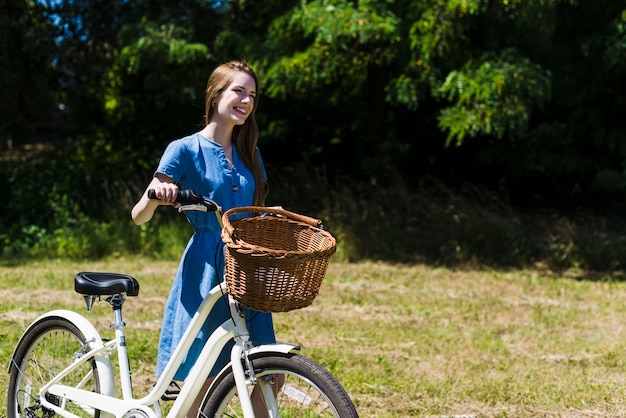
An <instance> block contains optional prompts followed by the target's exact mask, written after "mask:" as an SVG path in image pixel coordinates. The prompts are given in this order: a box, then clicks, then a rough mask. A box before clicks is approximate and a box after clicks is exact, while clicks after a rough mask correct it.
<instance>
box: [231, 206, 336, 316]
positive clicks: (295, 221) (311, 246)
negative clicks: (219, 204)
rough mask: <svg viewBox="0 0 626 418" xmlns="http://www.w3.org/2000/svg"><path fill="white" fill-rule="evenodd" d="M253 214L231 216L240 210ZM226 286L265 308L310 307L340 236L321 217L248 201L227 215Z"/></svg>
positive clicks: (241, 299)
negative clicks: (328, 230) (326, 227)
mask: <svg viewBox="0 0 626 418" xmlns="http://www.w3.org/2000/svg"><path fill="white" fill-rule="evenodd" d="M241 213H246V214H248V215H252V216H250V217H245V218H238V219H234V220H231V219H230V217H231V216H232V215H235V214H241ZM222 222H223V224H224V229H223V230H222V241H224V243H225V244H226V246H225V249H224V252H225V254H226V266H225V269H224V270H225V271H224V274H225V276H226V286H227V288H228V293H229V294H230V295H231V296H232V297H233V298H234V299H235V300H237V301H238V302H239V303H241V304H242V305H244V306H247V307H248V308H252V309H254V310H256V311H260V312H287V311H291V310H294V309H300V308H304V307H306V306H309V305H310V304H311V303H313V299H315V297H316V296H317V294H318V292H319V289H320V286H321V284H322V280H323V279H324V274H325V273H326V268H327V267H328V261H329V259H330V256H331V255H333V253H334V252H335V250H336V242H335V238H333V236H332V235H331V234H329V233H328V232H326V231H324V230H322V229H320V228H319V226H320V225H321V222H320V221H319V220H317V219H314V218H310V217H308V216H303V215H298V214H296V213H293V212H289V211H286V210H283V209H277V208H266V207H257V206H247V207H240V208H233V209H230V210H228V211H226V212H225V213H224V215H223V216H222Z"/></svg>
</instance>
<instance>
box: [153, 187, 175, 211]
mask: <svg viewBox="0 0 626 418" xmlns="http://www.w3.org/2000/svg"><path fill="white" fill-rule="evenodd" d="M151 188H152V189H153V190H154V195H155V197H156V198H157V199H158V202H159V204H161V205H173V206H174V207H175V208H178V207H179V206H180V203H178V202H177V201H176V198H177V197H178V186H177V185H176V184H174V183H165V182H163V183H159V184H153V185H152V187H151ZM149 197H150V196H149Z"/></svg>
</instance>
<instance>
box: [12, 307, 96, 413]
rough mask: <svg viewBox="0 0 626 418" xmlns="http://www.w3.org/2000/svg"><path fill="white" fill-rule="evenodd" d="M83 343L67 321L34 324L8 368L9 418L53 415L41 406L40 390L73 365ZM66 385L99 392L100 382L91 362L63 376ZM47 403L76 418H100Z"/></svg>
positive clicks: (59, 402)
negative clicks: (76, 417)
mask: <svg viewBox="0 0 626 418" xmlns="http://www.w3.org/2000/svg"><path fill="white" fill-rule="evenodd" d="M85 343H86V338H85V335H84V333H83V332H82V331H81V330H80V329H79V328H78V326H77V325H75V324H74V323H72V321H70V320H68V319H66V318H60V317H46V318H43V319H41V320H40V321H39V322H38V323H36V324H34V325H33V326H31V327H30V328H29V330H28V331H27V332H26V333H25V334H24V335H23V336H22V338H21V339H20V341H19V342H18V345H17V348H16V350H15V354H14V356H13V359H12V361H11V364H10V366H9V370H10V377H9V385H8V396H7V412H8V416H9V418H12V417H16V418H17V417H22V416H26V417H29V418H30V417H42V418H43V417H51V416H53V415H54V413H53V412H52V411H50V410H48V409H46V408H44V407H42V406H41V404H40V400H39V389H40V388H41V387H42V386H43V385H44V384H45V383H47V381H48V379H50V378H52V377H54V376H56V375H57V374H58V373H59V372H60V371H62V370H63V369H65V368H66V367H67V366H69V365H70V364H72V362H73V361H74V358H75V356H80V354H81V352H83V350H84V347H85ZM82 379H86V381H84V382H82V383H80V382H81V381H82ZM61 383H63V384H65V385H71V386H81V387H83V388H84V389H91V390H92V391H95V392H96V393H101V392H100V387H101V384H100V378H99V374H98V368H97V367H96V362H95V360H94V359H91V360H90V361H87V362H85V363H84V364H83V365H82V366H81V367H79V368H78V370H77V371H76V372H75V373H74V372H73V373H71V374H69V375H68V376H66V377H65V378H64V379H63V380H62V382H61ZM46 399H47V400H48V401H49V402H51V403H53V404H54V405H56V406H61V405H64V408H65V409H66V410H67V411H69V412H71V413H73V414H75V415H77V416H79V417H96V418H98V417H99V416H100V411H99V410H93V409H88V408H83V407H81V406H80V405H77V404H75V403H73V402H70V401H67V402H64V399H61V398H59V397H57V396H53V395H50V394H48V395H47V396H46Z"/></svg>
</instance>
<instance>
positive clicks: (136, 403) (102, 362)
mask: <svg viewBox="0 0 626 418" xmlns="http://www.w3.org/2000/svg"><path fill="white" fill-rule="evenodd" d="M221 286H223V284H221V285H218V286H216V287H214V288H213V289H212V290H211V291H210V292H209V295H208V296H207V297H206V298H205V299H204V301H203V302H202V304H201V305H200V307H199V308H198V310H197V312H196V313H195V315H194V316H193V318H192V320H191V323H190V324H189V327H188V328H187V330H186V331H185V333H184V335H183V337H182V340H181V341H180V342H179V344H178V346H177V347H176V350H175V351H174V353H173V355H172V357H171V358H170V360H169V361H168V363H167V365H166V367H165V370H164V371H163V373H162V375H161V376H160V377H159V379H158V380H157V382H156V384H155V386H154V387H153V388H152V389H151V390H150V392H149V393H148V394H147V395H146V396H145V397H143V398H141V399H134V398H133V394H132V383H131V373H130V367H129V362H128V352H127V349H126V337H125V331H124V328H125V324H124V323H123V321H122V314H121V309H119V310H114V317H115V322H114V323H113V324H112V325H111V328H113V329H115V338H114V339H113V340H111V341H108V342H106V343H103V341H102V338H101V337H100V335H99V333H98V331H97V330H96V329H95V328H94V327H93V326H92V325H91V324H90V323H89V321H87V319H85V318H84V317H82V316H81V315H79V314H77V313H75V312H72V311H66V310H57V311H52V312H49V313H47V314H44V315H43V316H42V317H41V318H43V317H47V316H56V317H59V316H60V317H66V318H68V319H70V320H71V321H72V322H73V323H75V324H78V325H79V329H81V331H83V332H86V333H87V334H88V335H86V337H87V338H88V344H87V345H88V348H89V352H87V353H85V354H84V355H82V356H80V357H79V358H77V359H76V360H75V361H74V363H72V365H70V366H69V367H67V368H66V369H65V370H63V371H62V372H61V373H59V374H58V375H56V376H54V377H53V378H52V379H51V380H50V381H49V382H48V383H47V384H46V385H45V386H43V387H42V388H41V390H40V397H39V399H40V401H41V404H42V406H43V407H45V408H47V409H50V410H52V411H54V412H55V413H57V414H58V415H59V416H63V417H68V418H78V417H76V415H74V414H72V413H69V412H67V411H65V410H64V409H63V408H62V407H59V406H56V405H54V404H52V403H50V402H48V401H47V400H46V397H45V393H50V394H53V395H58V396H60V397H62V398H66V399H68V400H71V401H73V402H74V403H76V404H78V405H81V406H82V407H83V408H84V409H85V410H87V411H93V410H100V411H102V412H101V416H103V417H117V418H120V417H123V416H124V415H125V414H127V413H128V412H129V411H133V410H139V411H143V412H144V413H145V415H146V416H148V417H150V418H160V417H161V411H160V407H159V406H158V405H159V399H160V397H161V395H162V394H163V393H165V390H166V389H167V387H168V386H169V384H170V382H171V381H172V379H173V377H174V374H175V373H176V371H177V370H178V367H179V366H180V364H181V363H182V361H183V359H184V358H185V356H186V354H187V352H188V351H189V349H190V347H191V345H192V343H193V341H194V338H195V336H196V335H197V334H198V332H199V331H200V328H201V327H202V325H203V323H204V321H205V320H206V318H207V317H208V315H209V312H210V311H211V309H212V308H213V306H214V305H215V304H216V303H218V301H221V298H222V296H223V292H222V288H221ZM229 305H230V310H231V316H232V318H231V319H228V320H226V321H225V322H224V323H223V324H222V325H221V326H220V327H219V328H218V329H216V330H215V331H214V332H213V333H212V334H211V336H210V337H209V339H208V341H207V342H206V343H205V345H204V347H203V349H202V351H201V353H200V355H199V357H198V359H197V361H196V363H195V364H194V366H193V367H192V369H191V371H190V372H189V375H188V377H187V379H185V384H184V385H183V387H182V389H181V391H180V393H179V395H178V397H177V398H176V401H175V402H174V404H173V405H172V408H171V410H170V411H169V413H168V414H167V417H168V418H170V417H172V418H175V417H181V416H185V415H186V414H187V413H188V412H189V409H190V408H191V405H192V403H193V401H194V400H195V399H196V397H197V396H198V395H199V392H200V390H201V389H202V386H203V384H204V382H205V381H206V379H207V376H208V375H209V373H210V371H211V369H212V368H213V366H214V364H215V363H216V361H217V358H218V356H219V354H220V352H221V351H222V349H223V348H224V346H225V345H226V344H227V343H228V341H230V340H231V339H234V340H235V345H234V347H233V348H232V350H231V362H230V364H229V365H230V366H232V370H233V373H234V376H235V382H236V386H237V391H238V394H239V400H240V403H241V407H242V410H243V412H244V417H246V418H248V417H250V418H253V417H254V413H253V411H252V402H251V399H250V396H249V394H248V389H247V386H248V384H255V383H257V380H256V378H255V376H254V371H253V369H252V368H251V367H250V363H249V361H248V358H249V357H250V356H253V355H255V354H257V353H261V352H268V353H270V352H273V353H289V352H293V351H297V350H299V348H298V346H295V345H291V344H266V345H260V346H257V347H252V346H251V344H250V343H249V333H248V329H247V327H246V323H245V319H243V318H242V317H241V316H240V315H239V312H238V308H237V304H236V302H235V301H234V300H232V298H230V297H229ZM115 351H117V356H118V361H119V376H120V383H121V388H122V399H119V398H117V397H116V395H115V383H114V381H115V379H114V373H113V367H112V365H111V362H110V360H109V358H110V356H111V355H112V353H114V352H115ZM92 358H93V359H95V361H96V367H97V370H98V373H99V380H100V382H101V388H100V391H101V392H102V393H94V392H92V391H90V390H84V389H81V388H80V387H69V386H65V385H63V384H61V383H60V382H61V381H62V379H63V377H64V376H66V375H68V374H70V373H71V372H72V371H73V370H75V369H76V368H77V367H78V366H79V365H81V364H83V363H85V362H86V361H89V360H91V359H92ZM242 359H244V363H246V365H247V368H248V373H249V377H246V372H245V370H244V367H243V365H242ZM227 369H228V365H227V366H226V367H225V368H224V369H222V371H221V372H220V374H221V373H225V372H226V371H227ZM89 377H90V376H87V377H86V378H89ZM217 380H218V379H215V380H214V382H215V381H217ZM259 382H260V380H259ZM261 385H262V386H263V384H262V383H261ZM261 389H262V394H263V397H264V398H265V401H266V403H267V404H268V405H269V406H270V416H274V417H275V416H277V412H276V411H277V406H276V400H275V398H274V396H273V392H272V390H271V388H265V387H262V388H261ZM151 405H152V406H153V408H151V407H150V406H151Z"/></svg>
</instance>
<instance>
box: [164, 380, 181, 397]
mask: <svg viewBox="0 0 626 418" xmlns="http://www.w3.org/2000/svg"><path fill="white" fill-rule="evenodd" d="M179 393H180V386H178V383H176V382H174V381H172V382H170V385H169V386H168V387H167V389H165V393H164V394H163V395H161V400H164V401H175V400H176V399H177V398H178V394H179Z"/></svg>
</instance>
